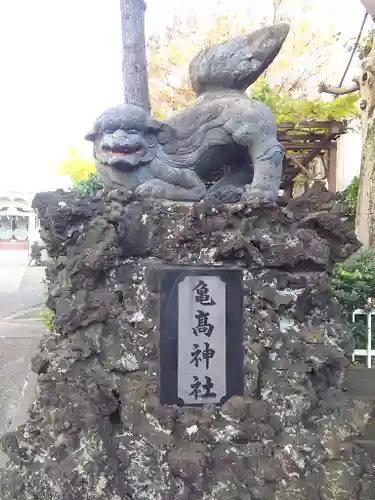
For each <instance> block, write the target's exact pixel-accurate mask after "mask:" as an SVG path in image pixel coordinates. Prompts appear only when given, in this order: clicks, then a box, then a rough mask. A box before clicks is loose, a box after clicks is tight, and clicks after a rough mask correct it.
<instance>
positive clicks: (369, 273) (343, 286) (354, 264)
mask: <svg viewBox="0 0 375 500" xmlns="http://www.w3.org/2000/svg"><path fill="white" fill-rule="evenodd" d="M332 288H333V292H334V295H335V296H336V298H337V300H338V301H339V302H340V304H341V307H342V308H343V310H344V312H345V313H346V314H347V315H348V317H349V319H350V321H351V315H352V313H353V311H354V310H355V309H366V308H367V307H368V302H367V299H368V298H369V297H371V298H373V297H375V253H374V251H373V250H370V249H364V250H361V251H359V252H358V253H357V254H356V255H355V256H353V257H351V258H350V259H348V260H347V261H345V262H344V263H342V264H338V265H336V266H335V267H334V269H333V272H332ZM353 335H354V337H355V340H356V347H357V348H364V347H365V346H366V344H367V327H366V318H363V320H360V321H357V322H356V324H355V325H353ZM372 336H373V339H374V341H375V332H374V331H373V334H372Z"/></svg>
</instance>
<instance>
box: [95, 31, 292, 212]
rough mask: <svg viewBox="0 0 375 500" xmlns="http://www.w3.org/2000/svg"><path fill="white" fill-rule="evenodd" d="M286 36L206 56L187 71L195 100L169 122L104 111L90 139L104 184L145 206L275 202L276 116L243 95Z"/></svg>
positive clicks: (267, 35)
mask: <svg viewBox="0 0 375 500" xmlns="http://www.w3.org/2000/svg"><path fill="white" fill-rule="evenodd" d="M288 32H289V26H288V25H286V24H278V25H275V26H271V27H265V28H262V29H259V30H257V31H255V32H254V33H252V34H250V35H244V36H239V37H237V38H233V39H231V40H228V41H226V42H224V43H221V44H217V45H212V46H210V47H208V48H206V49H204V50H202V51H201V52H200V53H199V54H198V55H197V56H196V57H195V58H194V59H193V61H192V62H191V63H190V68H189V73H190V80H191V84H192V87H193V89H194V90H195V92H196V94H197V96H198V99H197V101H196V102H195V103H194V104H193V105H192V106H190V107H188V108H187V109H186V110H184V111H183V112H181V113H179V114H177V115H176V116H174V117H172V118H171V119H169V120H168V121H166V122H161V121H157V120H153V119H152V117H151V116H150V115H149V114H148V113H147V112H146V111H145V110H143V109H141V108H139V107H137V106H133V105H130V104H123V105H119V106H117V107H115V108H111V109H108V110H107V111H105V112H104V113H103V114H102V115H101V116H100V117H99V118H98V119H97V120H96V122H95V124H94V127H93V130H92V131H90V132H89V133H88V134H87V136H86V139H88V140H90V141H92V142H93V143H94V156H95V160H96V167H97V170H98V171H99V172H100V174H101V175H102V177H103V180H104V183H105V184H106V185H107V186H109V187H116V186H117V187H122V188H123V187H125V188H127V189H130V190H134V191H135V194H136V195H137V196H139V197H141V198H145V197H153V198H164V199H169V200H176V201H199V200H201V199H202V198H204V197H215V198H219V199H221V200H222V201H227V202H230V201H238V199H239V197H241V196H242V200H243V201H245V202H246V201H250V200H252V199H263V200H275V198H276V197H277V195H278V192H279V188H280V182H281V175H282V163H283V148H282V146H281V145H280V143H279V142H278V140H277V126H276V123H275V119H274V116H273V113H272V112H271V110H270V109H269V108H268V107H267V106H265V105H264V104H262V103H260V102H258V101H255V100H252V99H249V97H248V96H247V95H246V94H245V90H246V89H247V88H248V87H249V86H250V85H251V84H252V83H254V82H255V81H256V80H257V78H258V77H259V76H260V75H261V74H262V73H263V72H264V71H265V69H266V68H267V67H268V66H269V65H270V63H271V62H272V61H273V60H274V58H275V57H276V55H277V54H278V52H279V51H280V48H281V46H282V44H283V42H284V40H285V38H286V36H287V34H288ZM223 167H227V168H226V171H227V172H226V174H225V175H224V176H223V177H222V178H221V179H220V180H219V181H218V182H216V183H215V184H214V185H213V186H212V187H211V188H210V189H208V190H207V188H206V184H205V181H207V180H210V179H212V178H213V177H214V176H215V172H216V173H217V171H218V170H220V169H221V170H222V169H223Z"/></svg>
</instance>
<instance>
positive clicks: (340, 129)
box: [205, 121, 348, 200]
mask: <svg viewBox="0 0 375 500" xmlns="http://www.w3.org/2000/svg"><path fill="white" fill-rule="evenodd" d="M347 130H348V126H347V122H344V121H343V122H337V121H329V122H319V121H308V122H301V123H299V124H295V123H280V124H279V125H278V138H279V141H280V142H281V143H282V144H283V146H284V149H285V157H284V163H283V178H282V182H281V186H280V187H281V190H283V192H284V193H283V198H284V199H286V200H288V199H290V198H292V197H293V193H294V191H295V189H294V188H295V182H296V178H297V176H298V175H299V174H304V175H303V181H304V189H305V190H306V189H307V188H308V187H309V185H310V183H311V181H313V180H314V179H317V178H319V179H321V180H325V181H326V183H327V188H328V189H329V190H330V191H332V192H334V193H336V190H337V139H338V138H339V137H340V135H342V134H344V133H346V132H347ZM319 163H320V165H317V164H319ZM317 167H319V168H317ZM227 171H228V168H227V167H223V168H221V169H219V170H217V171H216V172H215V173H214V174H213V175H211V176H210V178H209V179H206V180H205V184H206V186H207V188H210V187H211V186H212V185H213V184H214V183H215V182H216V181H218V180H219V179H220V178H221V177H223V175H225V173H226V172H227Z"/></svg>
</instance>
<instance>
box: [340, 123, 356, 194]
mask: <svg viewBox="0 0 375 500" xmlns="http://www.w3.org/2000/svg"><path fill="white" fill-rule="evenodd" d="M337 146H338V147H337V191H342V190H343V189H345V188H346V187H347V186H348V185H349V184H350V182H351V180H352V179H353V177H355V176H356V175H357V176H358V175H359V171H360V168H361V151H362V137H361V133H360V132H359V131H358V132H356V131H350V132H348V133H347V134H344V135H342V136H341V137H340V138H339V139H338V141H337Z"/></svg>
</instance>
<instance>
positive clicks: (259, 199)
mask: <svg viewBox="0 0 375 500" xmlns="http://www.w3.org/2000/svg"><path fill="white" fill-rule="evenodd" d="M240 203H242V204H244V205H250V206H259V205H270V204H271V205H274V204H275V203H276V197H275V193H273V192H272V191H263V190H260V189H249V190H246V191H245V193H244V194H243V196H242V198H241V200H240Z"/></svg>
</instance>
